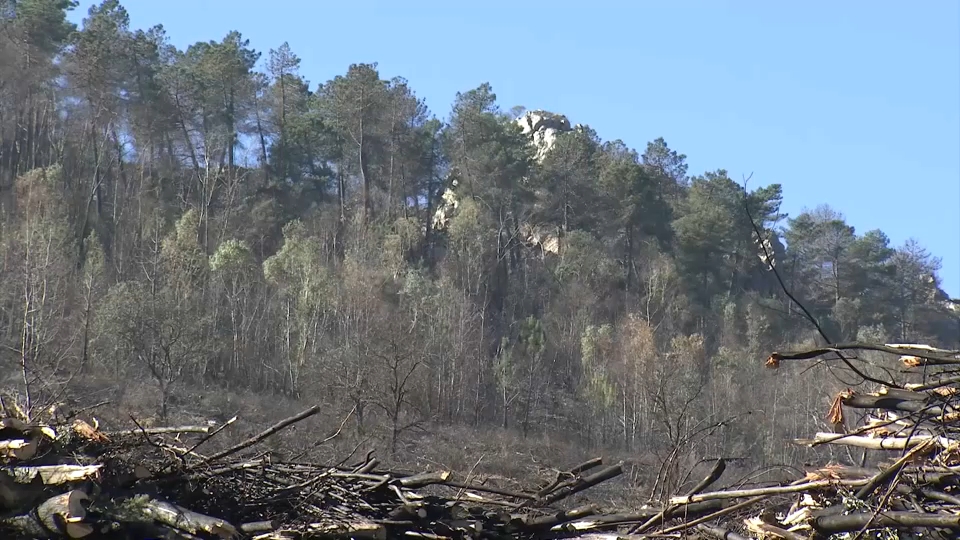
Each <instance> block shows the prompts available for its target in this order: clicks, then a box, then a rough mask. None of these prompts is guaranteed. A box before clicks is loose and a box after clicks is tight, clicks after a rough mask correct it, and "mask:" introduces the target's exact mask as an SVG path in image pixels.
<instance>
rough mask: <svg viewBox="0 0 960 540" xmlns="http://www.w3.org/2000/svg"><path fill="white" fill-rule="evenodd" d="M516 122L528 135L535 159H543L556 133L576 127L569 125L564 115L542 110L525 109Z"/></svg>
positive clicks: (555, 137)
mask: <svg viewBox="0 0 960 540" xmlns="http://www.w3.org/2000/svg"><path fill="white" fill-rule="evenodd" d="M517 124H518V125H519V126H520V129H522V130H523V133H524V134H525V135H527V136H529V137H530V139H531V141H532V144H533V145H534V147H535V148H536V151H537V153H536V159H537V161H543V158H544V157H545V156H546V155H547V152H549V151H550V149H551V148H553V145H554V144H555V143H556V141H557V136H558V135H560V134H561V133H565V132H568V131H573V130H574V129H576V128H574V127H571V126H570V120H568V119H567V117H566V116H563V115H562V114H556V113H552V112H547V111H544V110H535V111H527V112H526V113H525V114H524V115H523V116H521V117H520V118H517ZM576 127H577V128H579V127H580V126H579V125H578V126H576Z"/></svg>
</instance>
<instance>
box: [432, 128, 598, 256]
mask: <svg viewBox="0 0 960 540" xmlns="http://www.w3.org/2000/svg"><path fill="white" fill-rule="evenodd" d="M516 122H517V125H519V126H520V129H521V130H522V131H523V133H524V134H525V135H527V136H528V137H530V144H532V145H533V147H534V148H535V150H536V154H535V157H536V160H537V161H538V162H542V161H543V158H544V157H545V156H546V155H547V153H548V152H549V151H550V150H551V149H552V148H553V146H554V144H556V141H557V137H558V136H559V135H560V134H561V133H566V132H569V131H573V130H576V129H579V128H580V126H579V125H577V126H573V127H571V125H570V120H568V119H567V117H566V116H563V115H562V114H555V113H551V112H547V111H543V110H535V111H528V112H526V113H525V114H523V115H522V116H520V117H519V118H517V120H516ZM456 188H457V181H456V180H450V187H448V188H447V189H446V190H444V192H443V195H442V197H441V198H442V201H441V202H440V204H439V205H438V206H437V210H436V211H435V212H434V214H433V223H432V225H433V229H434V230H437V231H443V230H445V229H446V228H447V226H449V224H450V219H451V218H452V217H453V216H454V215H455V214H456V211H457V207H458V206H459V201H458V198H457V194H456ZM519 232H520V239H521V241H522V242H523V243H524V245H526V246H528V247H530V248H535V249H537V250H538V251H539V252H540V254H541V255H545V254H547V253H558V252H559V251H560V241H559V238H558V236H557V231H555V230H553V229H551V228H549V227H543V226H540V225H534V224H531V223H523V224H521V225H520V231H519Z"/></svg>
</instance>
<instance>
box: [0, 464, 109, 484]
mask: <svg viewBox="0 0 960 540" xmlns="http://www.w3.org/2000/svg"><path fill="white" fill-rule="evenodd" d="M102 467H103V465H39V466H36V467H13V468H12V469H10V470H9V472H12V473H13V478H14V479H15V480H16V481H17V482H18V483H21V484H28V483H30V482H32V481H33V480H34V479H35V478H37V477H39V478H40V479H41V480H42V481H43V483H44V484H46V485H48V486H49V485H59V484H66V483H68V482H79V481H82V480H89V479H95V478H97V475H98V473H99V472H100V469H101V468H102Z"/></svg>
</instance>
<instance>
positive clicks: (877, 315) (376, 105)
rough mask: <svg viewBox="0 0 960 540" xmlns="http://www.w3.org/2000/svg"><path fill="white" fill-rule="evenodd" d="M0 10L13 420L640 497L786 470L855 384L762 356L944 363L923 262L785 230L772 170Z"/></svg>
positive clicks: (46, 11)
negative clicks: (65, 411) (747, 170)
mask: <svg viewBox="0 0 960 540" xmlns="http://www.w3.org/2000/svg"><path fill="white" fill-rule="evenodd" d="M0 5H2V6H3V11H2V12H0V17H2V18H0V32H2V33H3V35H5V36H8V37H10V38H11V39H0V205H2V206H0V258H2V259H0V260H2V265H3V266H2V269H3V279H2V281H0V322H2V328H3V332H2V334H0V340H2V344H3V347H2V349H0V361H2V362H3V364H4V365H5V366H6V367H7V370H6V373H7V377H6V378H5V380H4V386H5V387H6V389H7V390H8V391H9V392H10V393H11V394H14V393H15V394H17V395H19V396H22V398H21V399H22V401H23V407H24V408H25V409H26V410H28V411H29V410H31V409H37V410H39V409H40V408H42V407H45V406H47V405H49V404H50V403H52V402H54V401H58V400H61V399H62V398H63V396H64V395H68V396H72V399H75V400H77V401H78V404H79V405H85V404H87V405H89V404H90V403H85V401H92V402H96V401H97V400H99V399H100V398H101V397H102V396H104V395H106V396H107V399H111V400H113V401H114V402H115V403H122V404H123V407H126V408H125V409H123V410H124V411H125V412H129V413H131V414H135V415H138V416H140V417H144V418H145V417H147V416H155V417H156V420H155V421H156V422H157V423H164V422H167V421H169V420H171V419H172V418H184V417H187V416H191V415H193V416H195V417H199V418H202V417H211V416H215V415H223V416H225V417H229V416H231V415H233V414H234V413H235V412H236V411H237V410H241V409H243V410H244V411H245V412H247V413H249V414H250V415H254V416H258V417H261V418H262V420H263V421H264V422H270V421H272V420H274V419H276V418H277V417H282V416H284V415H286V414H289V412H290V411H291V410H296V409H299V408H301V405H302V404H303V403H309V404H314V403H317V402H319V403H321V404H322V405H323V406H324V410H325V411H326V412H325V413H323V414H321V415H320V417H321V418H323V419H324V420H325V423H324V426H325V427H327V428H331V429H335V428H336V427H337V425H338V424H339V423H340V422H341V420H342V419H343V418H344V417H349V419H350V421H349V422H348V423H347V424H345V425H346V427H345V428H344V429H345V432H344V439H343V441H342V444H343V445H344V449H347V447H353V446H356V445H367V446H370V447H372V446H379V447H380V448H385V449H386V450H387V451H388V452H394V453H395V458H396V459H397V460H398V461H406V462H421V461H428V460H435V461H439V460H445V459H449V460H452V459H459V460H463V463H459V464H458V466H460V467H466V468H469V467H470V466H471V465H472V463H468V461H470V460H474V459H476V457H475V456H478V455H485V454H487V453H488V451H489V449H490V448H491V447H496V448H498V449H499V450H498V451H501V453H502V454H506V453H508V450H509V449H511V448H525V449H527V450H528V451H529V452H528V453H527V454H526V455H527V456H528V457H529V456H530V453H533V452H534V451H535V449H536V448H537V447H538V446H539V445H540V444H541V443H542V444H554V445H557V448H562V449H563V452H569V454H567V455H569V456H570V458H571V464H572V463H573V461H572V460H573V459H574V458H582V457H584V454H583V453H584V452H587V451H590V450H594V449H598V448H599V449H602V450H603V451H605V452H611V453H616V454H619V455H625V456H630V457H631V459H633V460H635V461H636V463H639V464H641V465H643V464H646V465H650V467H647V468H646V469H644V470H643V472H638V473H637V474H635V475H633V476H632V481H633V482H634V485H638V486H644V487H645V488H650V489H653V488H654V486H656V488H657V489H659V490H660V494H661V495H663V494H671V493H673V492H675V489H674V488H675V487H676V486H679V485H680V484H682V483H683V482H684V481H685V477H684V471H686V470H687V469H689V468H690V467H693V466H694V465H696V464H697V463H699V460H700V459H701V458H704V457H716V456H727V457H731V458H734V459H735V460H739V461H737V462H738V463H740V464H741V465H742V466H743V467H760V466H765V465H773V464H797V463H802V462H803V460H804V459H806V456H807V455H808V454H807V452H808V449H805V448H799V447H798V448H793V449H785V448H786V447H785V446H784V445H783V444H781V443H782V442H783V441H785V440H790V439H793V438H797V437H803V436H807V435H808V434H809V433H813V432H816V431H818V430H819V429H821V428H822V426H821V424H824V422H825V420H824V415H825V414H826V411H827V410H828V409H829V405H830V401H831V399H833V396H834V395H835V394H836V392H837V391H838V390H840V389H842V388H844V387H846V386H848V385H853V384H856V381H854V382H851V380H850V379H843V378H840V379H839V380H838V379H836V378H833V377H831V374H830V372H829V369H828V368H825V367H823V366H820V367H818V368H815V369H817V370H819V371H815V372H814V374H815V375H816V376H811V375H810V374H807V375H806V376H804V377H803V378H802V379H797V380H795V381H793V382H788V381H789V378H790V377H792V376H793V375H795V374H797V373H799V372H800V370H801V369H805V368H796V370H795V371H791V369H793V368H789V367H788V368H784V369H783V370H781V371H777V372H772V371H764V370H763V361H764V360H765V359H766V358H767V357H768V355H769V354H770V353H771V351H781V350H792V349H799V348H803V347H807V346H812V345H814V344H823V343H824V342H825V341H826V340H825V339H824V335H825V336H826V337H827V338H829V341H830V342H833V343H837V342H849V341H871V342H879V343H887V342H899V343H929V344H931V345H934V346H940V347H944V348H948V349H952V348H956V347H957V343H958V325H960V322H958V313H960V311H958V307H957V306H958V303H957V302H956V301H951V300H950V299H949V298H948V297H947V295H946V294H944V292H943V291H942V290H941V289H940V287H939V278H938V270H939V263H938V260H937V258H936V257H935V256H934V255H933V254H931V253H929V252H928V251H927V250H926V249H925V248H924V247H922V246H921V245H920V244H919V243H917V242H914V241H910V242H907V243H905V244H903V245H899V246H896V245H891V244H890V241H889V239H888V238H887V236H886V235H885V234H884V233H883V232H882V231H879V230H874V231H856V230H855V229H854V228H853V227H852V226H850V225H849V224H847V223H846V222H845V220H844V217H843V214H842V213H841V211H842V208H840V207H841V206H842V204H843V202H842V201H824V203H825V204H824V205H823V206H820V207H817V208H814V209H810V210H808V211H805V212H803V213H801V214H799V215H796V216H787V215H784V214H783V213H782V212H781V211H780V205H781V202H782V197H781V186H780V185H778V184H776V183H772V182H770V180H769V179H756V178H755V179H751V180H750V182H748V183H745V182H744V181H743V179H733V178H729V177H728V174H727V172H726V171H725V170H723V169H722V168H717V169H716V170H711V171H689V170H688V167H687V164H686V156H685V155H684V154H683V153H682V152H680V151H679V150H677V149H673V148H671V147H670V146H669V145H668V143H667V142H666V141H665V140H663V139H656V140H654V141H651V142H649V143H648V144H647V145H646V147H645V148H643V149H639V150H637V149H633V148H629V147H628V146H627V145H626V144H624V143H623V142H622V141H619V140H613V141H609V140H604V139H603V138H602V134H598V133H596V132H595V131H594V130H592V129H591V128H590V127H589V123H588V122H589V119H574V120H575V121H571V119H568V118H566V117H565V116H563V114H562V111H540V110H535V109H534V110H531V111H520V112H517V111H513V112H509V113H508V112H506V111H503V110H502V109H501V108H500V107H499V105H498V103H497V98H496V94H495V93H494V89H493V88H492V87H491V86H490V85H487V84H484V85H480V86H478V87H477V88H473V89H464V91H463V92H461V93H459V94H457V95H456V96H454V99H453V104H452V106H451V107H450V109H449V110H446V111H430V110H428V109H427V108H426V106H425V105H424V103H423V101H422V100H421V99H419V98H418V97H417V95H416V93H415V91H414V89H413V88H411V87H410V86H409V85H408V83H407V81H405V80H403V79H399V78H397V79H391V80H384V79H383V78H382V77H381V75H380V74H379V73H378V70H377V66H376V65H371V64H356V65H351V66H345V68H346V69H345V71H344V72H343V73H340V74H325V76H326V77H329V80H327V81H326V82H323V83H322V84H313V85H310V84H308V83H307V82H306V80H305V77H304V75H303V74H301V73H300V72H299V68H298V66H299V60H298V58H297V56H296V54H295V52H294V51H292V50H291V49H290V48H289V47H288V46H286V45H279V46H277V48H276V49H270V50H269V51H267V52H262V51H260V50H259V49H257V47H262V46H268V45H269V44H251V43H249V42H248V41H247V40H245V39H244V38H243V36H242V34H241V33H239V32H235V33H231V34H229V35H227V36H210V38H211V41H204V42H198V43H196V44H194V45H191V46H190V47H188V48H187V49H186V50H180V49H177V48H176V47H174V46H172V45H170V44H169V42H168V41H167V39H166V36H165V34H164V31H163V28H162V27H155V28H149V29H136V28H130V26H129V21H128V16H127V14H126V12H125V10H124V8H123V7H122V6H121V5H120V3H118V2H116V1H114V0H106V1H104V2H103V3H102V4H100V5H99V6H98V7H96V8H93V9H92V10H91V12H90V13H89V15H88V17H87V18H86V19H85V20H84V23H83V25H82V27H81V28H74V27H73V26H72V25H71V24H69V23H68V22H67V19H66V12H67V11H66V10H67V9H68V8H69V6H70V2H68V1H67V0H21V1H20V2H13V3H11V2H6V3H2V4H0ZM532 105H535V104H532ZM719 166H720V164H718V167H719ZM827 203H829V205H828V204H827ZM830 205H833V206H830ZM755 227H756V229H755ZM757 230H760V231H761V233H762V236H763V238H762V241H761V238H760V237H758V236H757V233H756V231H757ZM773 268H775V269H776V271H777V272H776V273H775V272H773V271H772V269H773ZM778 276H779V277H780V278H781V279H782V282H783V283H782V284H781V282H780V280H779V279H778ZM784 287H786V288H784ZM787 293H789V294H792V295H793V296H794V297H795V298H796V299H797V300H799V302H800V303H801V304H802V305H803V306H804V307H805V308H806V309H807V310H809V312H810V314H811V315H812V316H813V317H814V318H815V319H816V321H817V322H818V324H819V326H820V327H821V329H822V330H823V335H821V334H819V333H818V332H817V330H816V329H815V327H814V326H813V325H812V324H810V322H809V321H808V320H807V318H806V317H805V315H804V314H803V313H802V312H801V310H800V309H799V308H798V305H797V303H795V302H793V301H792V300H791V299H790V297H789V296H788V294H787ZM846 375H848V376H849V375H850V374H846ZM854 379H856V377H854ZM93 396H98V397H93ZM121 420H122V418H121ZM491 434H493V435H491ZM471 438H474V439H476V440H475V441H471V440H470V439H471ZM437 441H445V442H446V444H441V445H437ZM524 441H525V442H524ZM551 441H552V442H551ZM557 441H562V442H557ZM338 444H340V443H338ZM484 445H489V446H484ZM480 446H483V447H484V448H481V449H478V448H476V447H480ZM471 447H474V448H472V449H471ZM461 452H462V453H463V454H462V455H460V453H461ZM441 453H442V454H444V455H434V454H441ZM452 454H456V455H455V456H454V455H452ZM500 459H502V463H501V464H502V465H503V466H510V465H511V463H513V462H511V460H510V459H507V458H505V457H503V455H501V456H500ZM530 459H531V460H533V458H530ZM662 463H668V464H669V466H668V467H665V468H664V469H663V470H661V471H659V472H658V470H657V467H659V464H662ZM513 465H516V463H513ZM485 466H486V465H485ZM517 466H518V467H519V465H517Z"/></svg>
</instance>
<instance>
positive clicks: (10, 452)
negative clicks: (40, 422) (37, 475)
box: [0, 438, 40, 461]
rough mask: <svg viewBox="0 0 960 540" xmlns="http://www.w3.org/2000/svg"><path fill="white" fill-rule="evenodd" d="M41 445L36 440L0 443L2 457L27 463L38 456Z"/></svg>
mask: <svg viewBox="0 0 960 540" xmlns="http://www.w3.org/2000/svg"><path fill="white" fill-rule="evenodd" d="M39 443H40V441H39V440H37V439H36V438H32V439H10V440H6V441H0V456H3V457H5V458H7V459H16V460H20V461H26V460H28V459H31V458H32V457H33V456H35V455H36V454H37V447H38V446H39Z"/></svg>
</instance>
